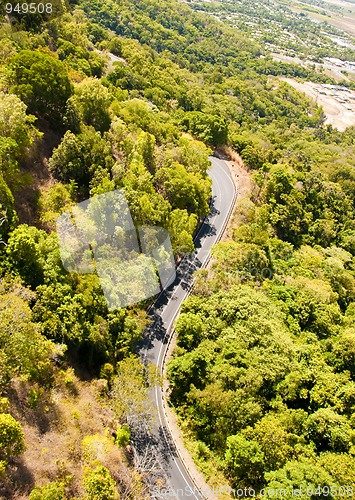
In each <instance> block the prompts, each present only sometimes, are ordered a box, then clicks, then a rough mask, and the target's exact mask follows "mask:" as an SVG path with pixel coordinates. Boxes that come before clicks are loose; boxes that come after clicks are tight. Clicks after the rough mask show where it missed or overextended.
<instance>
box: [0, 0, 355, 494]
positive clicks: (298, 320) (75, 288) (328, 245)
mask: <svg viewBox="0 0 355 500" xmlns="http://www.w3.org/2000/svg"><path fill="white" fill-rule="evenodd" d="M71 9H72V10H71ZM26 19H28V18H26ZM26 19H17V20H16V19H12V20H11V22H12V24H11V23H10V22H9V20H8V19H2V21H3V22H2V24H1V27H0V151H1V155H0V258H1V261H0V295H1V302H0V360H1V371H0V389H1V393H2V394H1V395H2V396H3V398H2V399H1V400H0V432H1V435H0V473H1V474H2V475H3V483H4V486H3V488H4V495H5V496H6V495H7V497H8V498H14V499H15V498H20V496H21V495H22V496H23V495H27V496H28V495H30V498H31V500H40V499H44V498H46V499H48V498H50V499H56V498H60V499H64V498H74V497H78V496H81V497H82V498H87V499H96V500H98V499H104V498H110V499H111V498H112V499H114V498H116V497H117V495H118V492H120V493H121V494H122V495H127V496H129V495H131V496H132V495H133V494H134V495H136V497H137V498H139V495H142V496H143V495H144V494H145V493H144V489H142V482H141V479H142V478H141V476H139V474H140V473H141V472H139V471H137V470H131V471H130V472H129V471H128V472H127V466H126V465H125V458H124V454H123V452H122V450H119V447H122V446H125V445H126V444H127V442H128V441H129V429H128V427H127V425H130V426H132V425H136V421H137V419H138V420H139V419H141V420H144V418H145V413H144V412H145V397H146V391H145V389H146V386H147V385H149V383H151V384H153V383H155V381H156V377H155V376H151V377H148V378H149V380H147V373H146V371H144V370H142V367H141V365H140V364H139V362H138V361H137V360H136V358H134V357H132V352H133V350H134V348H135V346H136V344H137V342H138V340H139V339H140V338H141V336H142V332H143V329H144V327H145V325H146V323H147V319H146V313H145V309H146V307H147V305H148V304H147V303H141V304H138V305H136V306H134V307H130V308H123V309H120V310H116V311H113V312H109V311H108V309H107V305H106V302H105V300H104V296H103V293H102V290H101V286H100V283H99V280H98V277H97V276H96V275H94V274H93V275H80V274H70V273H67V272H66V271H65V270H64V269H63V266H62V263H61V259H60V254H59V250H58V242H57V236H56V233H55V231H54V228H55V221H56V218H57V217H58V215H59V214H60V213H61V212H62V211H63V210H67V209H69V208H70V206H71V205H72V204H74V203H77V202H80V201H82V200H84V199H86V198H87V197H89V196H95V195H97V194H101V193H105V192H108V191H111V190H113V189H116V188H122V189H124V191H125V194H126V197H127V200H128V203H129V206H130V210H131V213H132V217H133V219H134V222H135V223H136V224H137V225H141V224H145V225H149V224H151V225H158V226H162V227H164V228H166V229H168V230H169V232H170V235H171V240H172V244H173V249H174V253H175V257H176V259H177V260H178V259H179V258H180V256H181V254H183V253H185V252H189V251H191V250H193V235H194V232H195V230H196V228H197V225H198V222H199V221H200V220H201V219H202V218H203V217H204V216H205V215H206V214H207V213H208V210H209V206H208V200H209V198H210V194H211V183H210V180H209V178H208V175H207V174H208V172H207V171H208V167H209V161H208V156H209V154H211V149H210V148H214V147H219V146H225V145H229V146H230V147H231V148H232V149H234V150H235V151H237V152H238V153H239V154H240V155H241V157H242V158H243V160H244V163H245V165H246V166H247V168H249V169H250V170H251V172H252V175H253V178H254V181H255V189H254V192H253V193H252V200H250V202H249V205H248V206H247V208H244V209H243V213H242V212H241V213H240V214H239V218H238V220H236V221H235V230H234V237H233V241H229V242H226V243H221V244H220V245H219V246H217V247H216V249H215V250H214V256H215V260H214V263H213V266H212V267H211V269H210V270H209V274H208V276H209V281H208V282H206V280H205V277H206V274H203V273H206V271H203V272H202V275H201V279H200V280H199V279H198V280H197V285H196V295H195V296H194V297H192V298H191V299H190V300H189V301H188V302H187V303H186V304H185V305H184V308H183V313H182V315H181V317H180V319H179V321H178V323H177V327H176V328H177V331H178V333H179V337H178V348H177V351H176V357H175V359H174V360H173V361H172V362H171V365H170V368H169V377H170V380H171V384H172V401H173V403H174V404H175V405H176V407H177V409H178V411H179V412H180V414H181V415H182V416H183V417H184V420H185V423H186V425H187V427H188V428H189V430H190V432H191V433H192V437H193V439H194V440H197V443H198V445H197V449H198V450H199V451H198V453H199V455H200V460H201V464H202V466H204V467H205V469H206V470H207V471H208V472H209V473H211V471H220V472H221V473H224V474H226V477H227V478H228V479H229V480H230V481H231V484H232V485H238V484H242V483H243V485H245V486H246V487H250V486H255V487H259V486H261V485H264V484H279V483H280V484H286V483H285V481H286V482H287V481H292V477H293V476H292V474H293V473H295V474H296V475H297V477H299V475H300V474H301V475H302V473H303V472H302V471H309V470H311V471H313V472H312V474H313V476H312V477H314V478H315V479H314V481H315V483H314V484H319V483H320V482H321V483H322V484H323V482H324V483H326V484H328V483H329V482H331V481H333V483H331V484H341V483H346V482H347V483H351V482H352V483H354V477H353V476H352V475H351V474H352V470H353V468H354V467H353V449H354V448H353V442H354V428H355V424H354V420H353V417H352V411H353V406H354V404H355V403H354V380H353V378H354V374H355V368H354V349H355V348H354V334H353V331H352V328H351V321H352V317H353V308H354V307H353V303H354V300H355V299H354V294H355V277H354V265H353V255H354V252H355V227H354V222H353V219H354V203H353V199H354V176H353V173H352V169H353V167H354V165H355V153H354V138H355V132H354V129H349V130H348V131H347V132H345V133H339V132H337V131H335V130H332V128H331V127H328V128H324V127H323V126H322V124H323V121H324V114H323V111H322V109H321V108H319V107H318V106H316V105H315V104H314V103H313V102H311V101H310V100H309V99H307V98H305V96H304V95H302V94H299V93H298V92H296V91H295V90H294V89H293V88H291V87H290V86H289V85H287V84H286V83H283V82H281V81H279V80H278V79H277V78H276V76H275V75H278V74H287V75H288V74H292V75H299V76H308V77H312V78H314V79H315V80H322V81H325V77H324V76H322V75H321V74H319V73H315V72H313V71H308V70H307V72H306V73H304V69H303V68H301V67H298V66H296V65H281V64H280V65H279V64H275V63H274V62H272V61H271V60H270V59H268V58H265V59H263V58H259V55H260V54H261V50H260V47H259V46H258V44H256V43H255V42H253V43H251V42H250V41H249V40H248V38H247V32H246V33H245V34H243V33H238V32H236V31H235V30H233V29H232V28H230V27H226V26H224V25H223V24H221V23H218V21H216V20H214V19H212V18H211V17H209V16H205V15H204V14H201V13H195V12H193V11H192V10H191V9H190V7H189V6H188V5H187V4H184V3H176V2H173V1H167V2H164V3H162V2H156V1H148V0H144V1H142V2H141V1H140V2H130V1H128V0H124V1H122V2H114V1H110V0H105V1H103V0H96V1H92V0H90V1H86V0H82V2H80V4H79V6H77V7H75V8H73V6H70V5H67V6H66V12H65V13H63V14H62V15H59V14H58V15H57V17H53V18H51V19H46V18H41V17H39V18H36V19H35V20H34V19H32V21H31V22H30V23H28V22H27V20H26ZM106 52H109V53H110V55H107V54H106ZM39 171H40V172H42V174H43V176H44V177H43V176H42V177H40V176H39ZM24 222H26V223H24ZM285 255H288V256H289V258H288V260H287V262H286V261H285ZM72 367H75V369H76V371H77V373H78V375H79V374H80V375H81V378H85V377H86V378H93V377H100V378H101V379H104V380H101V381H97V380H96V379H93V380H92V382H91V383H88V384H87V385H85V384H86V383H85V382H83V381H82V380H80V377H79V376H76V375H74V373H73V370H72ZM133 368H134V369H133ZM132 385H133V386H134V387H135V388H136V391H130V390H129V389H128V388H129V387H131V386H132ZM128 393H129V394H130V397H132V399H130V401H131V403H130V406H129V407H127V398H126V397H125V395H127V394H128ZM112 396H113V397H112ZM97 398H99V399H97ZM137 401H138V402H142V401H143V402H144V404H136V403H137ZM88 408H95V411H96V412H98V413H99V414H100V415H101V420H102V423H103V425H104V426H105V428H106V431H107V432H106V434H105V432H104V430H103V428H102V425H101V424H100V425H97V424H96V423H95V422H94V420H95V418H96V417H95V412H94V410H93V409H92V410H90V411H89V410H88ZM132 408H133V410H134V408H143V410H142V411H141V414H140V413H139V411H138V410H137V411H133V410H132ZM85 411H86V412H87V417H85V416H83V413H85ZM132 411H133V414H132ZM148 413H149V412H148ZM49 417H50V418H51V422H52V423H51V424H49V420H50V418H49ZM66 422H69V425H68V427H69V429H70V431H71V434H72V436H74V437H75V439H74V438H73V444H72V446H71V447H70V446H68V447H67V448H68V450H67V455H65V459H63V456H62V455H61V453H63V452H62V451H61V450H62V449H63V445H62V448H60V446H58V455H56V454H55V453H56V447H53V446H52V445H50V447H51V448H54V451H52V452H51V455H50V458H47V459H46V457H45V456H46V453H47V451H48V450H47V448H48V447H47V444H48V441H45V439H47V438H48V436H49V435H50V433H54V434H55V433H57V434H56V436H57V437H56V440H57V441H56V442H59V441H58V440H59V439H60V434H61V432H59V430H61V431H62V434H65V433H64V431H63V429H65V423H66ZM99 423H100V422H99ZM36 426H37V427H38V430H37V427H36ZM34 427H36V432H32V433H31V430H32V431H33V428H34ZM24 430H25V432H24ZM66 430H67V431H68V429H66ZM112 432H114V436H113V437H114V439H112V438H111V437H112V436H111V435H110V433H111V434H112ZM38 435H40V436H41V437H40V438H38ZM31 436H32V437H31ZM270 436H273V437H275V439H277V440H278V446H277V448H278V451H277V453H276V452H275V445H273V446H272V448H270V439H269V437H270ZM66 438H67V439H68V435H67V436H66ZM63 439H64V438H63ZM36 440H37V441H38V442H39V443H41V446H42V447H43V449H42V450H41V449H40V448H39V446H37V447H36V445H35V444H34V443H36V442H37V441H36ZM42 440H43V441H42ZM67 442H68V441H67ZM26 446H27V451H25V447H26ZM33 449H36V453H37V455H36V460H34V463H35V464H36V467H32V468H31V464H30V461H31V459H30V452H31V451H33ZM45 450H47V451H45ZM21 456H23V457H24V459H21ZM38 457H39V458H38ZM41 457H44V458H43V462H44V463H45V462H46V460H48V464H49V465H48V470H47V471H46V470H45V469H44V468H43V464H42V466H39V464H40V460H41ZM47 457H49V454H48V455H47ZM21 460H25V462H21ZM117 463H119V464H120V467H119V468H117V467H116V472H115V464H117ZM24 464H25V465H26V467H27V469H29V470H30V472H31V474H32V476H33V477H32V476H31V474H27V475H26V474H25V475H24V474H23V473H24V471H25V470H27V469H26V467H25V465H24ZM21 467H22V468H21ZM117 470H119V471H118V472H117ZM39 471H41V472H40V473H39ZM293 471H295V472H293ZM21 473H22V475H21ZM307 473H308V472H307ZM125 474H126V475H127V474H128V476H127V477H129V478H130V479H127V477H126V476H125ZM28 476H31V477H32V479H31V480H30V479H28ZM138 476H139V479H137V477H138ZM125 477H126V479H124V478H125ZM302 477H303V476H302ZM21 478H22V479H21ZM26 478H27V479H26ZM134 478H136V479H134ZM285 478H287V479H285ZM290 478H291V479H290ZM20 479H21V480H20ZM302 480H303V479H302ZM307 480H309V481H310V479H309V478H308V476H307ZM312 480H313V479H312ZM134 481H136V482H134ZM317 481H318V482H317ZM132 485H133V486H132ZM31 490H33V491H32V493H31V494H30V492H31ZM127 492H130V493H127ZM132 492H134V493H132ZM85 495H86V496H85Z"/></svg>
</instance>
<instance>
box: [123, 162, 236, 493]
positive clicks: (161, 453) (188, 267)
mask: <svg viewBox="0 0 355 500" xmlns="http://www.w3.org/2000/svg"><path fill="white" fill-rule="evenodd" d="M210 160H211V163H212V167H211V169H210V170H209V176H210V177H211V179H212V200H211V205H210V206H211V210H210V213H209V215H208V216H207V217H206V219H205V221H204V223H203V224H202V226H201V228H200V230H199V232H198V234H197V236H196V238H195V252H194V253H193V254H192V255H188V256H186V257H185V258H184V259H183V260H182V261H181V263H180V265H179V266H178V268H177V278H176V280H175V282H174V283H173V284H172V285H171V286H170V288H169V289H168V290H166V291H164V292H163V293H162V294H160V296H159V297H158V298H157V300H156V302H155V304H154V305H153V306H152V307H151V308H150V311H149V317H150V319H151V324H150V326H149V328H148V329H147V332H146V335H145V337H144V339H143V340H142V342H141V343H140V344H139V346H138V348H137V354H138V355H139V357H140V358H141V359H142V360H143V361H150V362H151V363H154V364H155V365H157V366H158V367H159V369H160V370H161V372H162V371H163V365H164V359H165V354H166V352H167V348H168V345H169V340H170V336H171V334H172V331H173V324H174V321H175V319H176V317H177V315H178V313H179V311H180V307H181V304H182V302H183V301H184V300H185V299H186V297H187V296H188V295H189V293H190V291H191V288H192V284H193V283H192V282H193V280H192V274H193V273H194V271H196V270H197V269H200V268H202V267H203V266H205V265H206V264H207V262H208V260H209V256H210V250H211V247H212V246H213V245H214V244H215V243H217V242H218V240H219V239H220V237H221V235H222V233H223V230H224V229H225V226H226V224H227V222H228V219H229V217H230V214H231V211H232V208H233V205H234V202H235V198H236V189H235V184H234V182H233V180H232V178H231V175H230V172H229V169H228V166H227V164H226V163H225V162H224V161H223V160H220V159H218V158H216V157H210ZM152 395H153V397H154V398H155V404H156V406H157V408H158V425H157V426H156V428H155V429H154V430H153V431H151V432H149V433H148V432H146V433H144V432H143V435H142V432H140V433H139V435H138V434H136V435H135V433H134V432H133V434H132V442H133V445H134V446H136V447H137V450H138V453H139V452H140V449H141V452H142V451H143V449H144V448H147V447H149V450H150V452H151V453H152V454H154V456H155V457H156V459H157V462H158V463H159V465H160V469H161V473H163V477H164V479H163V482H162V483H159V485H160V484H162V486H159V487H158V486H157V487H156V488H154V489H153V492H152V494H151V498H154V499H157V500H158V499H159V500H162V499H167V498H169V499H172V498H175V499H179V500H180V499H184V498H190V499H194V500H197V499H198V500H200V499H202V498H204V496H203V494H201V492H199V491H198V489H197V486H195V485H194V483H193V481H192V479H191V477H190V474H189V472H188V470H187V468H186V467H185V464H184V462H183V460H182V458H181V457H180V456H179V452H178V451H177V448H176V446H175V444H174V441H173V438H172V435H171V433H170V430H169V425H168V423H167V420H166V417H165V413H164V410H163V403H162V392H161V388H160V387H157V388H156V389H155V391H154V392H153V393H152Z"/></svg>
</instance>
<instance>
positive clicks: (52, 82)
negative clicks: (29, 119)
mask: <svg viewBox="0 0 355 500" xmlns="http://www.w3.org/2000/svg"><path fill="white" fill-rule="evenodd" d="M10 69H11V71H12V74H11V81H12V91H13V92H14V93H16V94H17V95H18V96H19V97H20V98H21V99H22V100H23V101H24V102H25V104H27V106H28V111H29V112H30V113H34V114H38V115H40V116H45V117H48V118H50V119H51V120H58V119H60V118H61V116H62V115H63V113H64V109H65V105H66V102H67V100H68V99H69V97H70V95H71V94H72V85H71V83H70V80H69V78H68V74H67V71H66V69H65V67H64V65H63V64H62V63H61V62H60V61H58V60H56V59H55V58H54V57H52V56H50V55H49V54H45V53H42V52H32V51H30V50H23V51H21V52H19V53H18V54H16V55H15V56H14V57H13V58H12V59H11V61H10Z"/></svg>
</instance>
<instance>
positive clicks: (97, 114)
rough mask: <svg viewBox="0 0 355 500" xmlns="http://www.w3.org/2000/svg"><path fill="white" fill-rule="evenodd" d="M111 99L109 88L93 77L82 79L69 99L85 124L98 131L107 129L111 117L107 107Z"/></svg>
mask: <svg viewBox="0 0 355 500" xmlns="http://www.w3.org/2000/svg"><path fill="white" fill-rule="evenodd" d="M111 101H112V96H111V94H110V92H109V90H108V89H107V88H106V87H104V86H103V85H102V84H101V82H100V81H99V80H97V79H94V78H88V79H86V80H83V81H82V82H81V83H79V84H78V85H77V86H76V87H75V94H74V96H73V97H71V99H70V104H72V105H74V106H75V107H76V108H77V109H78V110H79V113H80V116H81V119H82V120H83V122H84V123H85V124H86V125H91V126H93V127H94V128H95V129H96V130H99V131H100V132H105V131H107V130H109V128H110V124H111V118H110V114H109V111H108V107H109V105H110V103H111Z"/></svg>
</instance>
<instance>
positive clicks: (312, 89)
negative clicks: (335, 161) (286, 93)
mask: <svg viewBox="0 0 355 500" xmlns="http://www.w3.org/2000/svg"><path fill="white" fill-rule="evenodd" d="M280 80H283V81H285V82H287V83H289V84H290V85H292V87H294V88H295V89H296V90H298V91H299V92H303V93H305V94H306V96H307V97H310V98H311V99H313V100H314V101H315V102H317V104H319V105H320V106H322V107H323V110H324V113H325V114H326V116H327V119H326V121H325V124H326V125H328V124H331V125H332V126H333V127H334V128H337V129H338V130H340V131H344V130H345V129H346V128H347V127H350V126H351V125H355V92H354V91H352V92H351V93H350V92H346V94H345V93H344V96H345V95H346V97H347V98H348V99H349V101H348V102H344V103H342V102H339V99H341V97H339V95H341V94H340V93H338V94H339V95H331V93H330V92H331V91H329V92H328V90H324V89H323V87H321V85H320V84H319V83H313V82H304V83H301V82H298V81H297V80H295V79H293V78H280ZM317 89H318V91H317ZM320 89H321V90H322V91H324V92H326V93H324V94H323V93H319V90H320ZM348 108H351V109H348Z"/></svg>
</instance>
